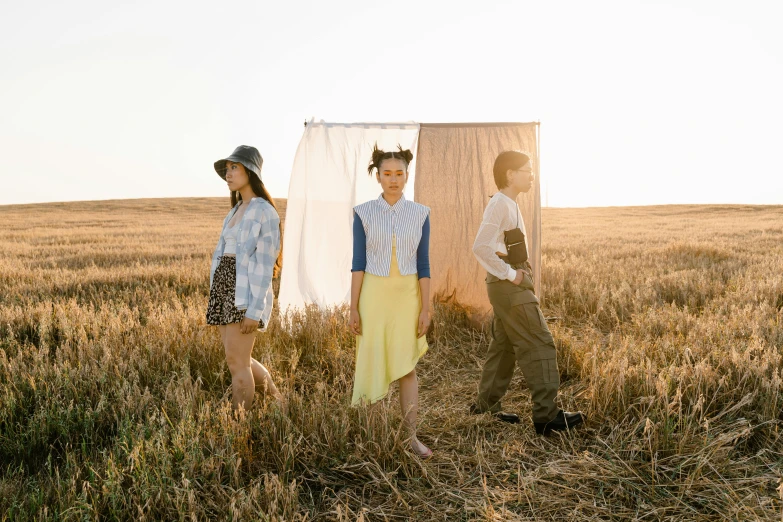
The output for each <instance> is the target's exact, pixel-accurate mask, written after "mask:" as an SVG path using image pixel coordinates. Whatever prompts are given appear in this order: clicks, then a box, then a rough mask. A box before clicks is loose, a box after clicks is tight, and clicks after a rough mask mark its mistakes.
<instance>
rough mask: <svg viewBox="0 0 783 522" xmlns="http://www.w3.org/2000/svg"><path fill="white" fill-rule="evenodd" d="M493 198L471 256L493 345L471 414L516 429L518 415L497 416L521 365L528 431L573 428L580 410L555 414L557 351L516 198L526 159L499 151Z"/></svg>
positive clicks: (526, 177)
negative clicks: (482, 281)
mask: <svg viewBox="0 0 783 522" xmlns="http://www.w3.org/2000/svg"><path fill="white" fill-rule="evenodd" d="M493 173H494V176H495V184H496V185H497V187H498V192H497V193H496V194H495V195H494V196H492V199H490V201H489V204H488V205H487V208H486V209H485V211H484V218H483V220H482V222H481V227H480V228H479V231H478V234H477V235H476V240H475V242H474V244H473V253H474V254H475V256H476V258H477V259H478V261H479V263H480V264H481V266H483V267H484V268H485V269H486V270H487V279H486V282H487V293H488V294H489V301H490V303H491V304H492V311H493V312H494V315H495V317H494V319H493V322H492V342H491V343H490V345H489V349H488V351H487V360H486V362H485V363H484V368H483V370H482V372H481V381H480V382H479V388H478V397H477V399H476V402H475V403H474V404H473V405H472V406H471V408H470V411H471V413H491V414H493V415H495V416H496V417H497V418H498V419H500V420H502V421H504V422H509V423H514V424H515V423H518V422H519V417H518V416H517V415H515V414H513V413H505V412H503V411H501V404H500V400H501V398H502V397H503V396H504V395H505V394H506V390H507V389H508V386H509V383H510V382H511V377H512V376H513V374H514V366H515V364H516V363H518V364H519V366H520V368H521V369H522V372H523V373H524V375H525V380H526V381H527V385H528V388H529V389H530V394H531V397H532V400H533V425H534V426H535V429H536V432H537V433H539V434H544V435H546V434H549V433H550V432H551V431H557V430H565V429H568V428H573V427H574V426H577V425H579V424H581V423H582V422H583V420H584V419H583V417H582V414H581V413H580V412H576V413H569V412H564V411H563V410H561V409H559V408H558V407H557V405H556V404H555V397H556V396H557V390H558V388H559V386H560V374H559V371H558V368H557V352H556V350H555V342H554V339H553V338H552V333H551V332H550V331H549V328H548V327H547V324H546V320H545V319H544V316H543V314H542V313H541V309H540V307H539V303H538V298H537V297H536V295H535V287H534V286H533V279H532V269H531V266H530V263H529V261H528V252H527V244H526V241H525V223H524V221H523V220H522V216H521V214H520V212H519V206H518V205H517V203H516V198H517V196H518V195H519V194H520V193H521V192H527V191H529V190H530V188H531V187H532V186H533V171H532V165H531V161H530V158H529V157H528V156H527V155H526V154H524V153H522V152H519V151H505V152H502V153H501V154H500V155H499V156H498V157H497V159H496V160H495V165H494V168H493Z"/></svg>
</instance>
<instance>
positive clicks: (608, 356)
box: [0, 198, 783, 521]
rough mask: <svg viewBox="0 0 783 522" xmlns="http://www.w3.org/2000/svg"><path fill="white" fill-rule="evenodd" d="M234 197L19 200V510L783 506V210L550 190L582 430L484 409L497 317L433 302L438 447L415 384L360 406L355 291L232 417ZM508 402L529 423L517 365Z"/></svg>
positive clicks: (1, 448) (703, 513) (292, 341)
mask: <svg viewBox="0 0 783 522" xmlns="http://www.w3.org/2000/svg"><path fill="white" fill-rule="evenodd" d="M227 205H228V203H227V198H224V199H182V200H138V201H110V202H88V203H65V204H43V205H23V206H7V207H0V520H3V521H5V520H147V521H149V520H189V521H190V520H194V521H195V520H267V521H282V520H286V521H311V520H313V521H316V520H335V521H348V520H364V521H370V520H373V521H375V520H384V521H386V520H388V521H398V520H422V521H434V520H445V521H461V520H494V521H501V520H503V521H505V520H509V521H513V520H672V521H674V520H677V521H680V520H770V519H779V518H781V516H783V502H782V500H781V497H782V496H783V438H782V437H781V427H783V426H782V425H781V409H782V408H783V395H782V392H783V373H782V370H781V362H782V361H781V357H783V207H756V206H666V207H647V208H609V209H582V210H565V209H563V210H559V209H545V210H544V238H545V249H544V266H543V281H544V292H545V303H544V312H545V314H546V315H548V316H552V317H558V318H559V320H558V321H556V322H553V323H552V325H551V328H552V331H553V334H554V336H555V340H556V342H557V345H558V351H559V354H558V362H559V366H560V372H561V380H562V382H563V386H562V390H561V397H560V400H561V405H562V406H563V407H564V408H566V409H581V410H583V411H584V412H585V413H586V414H587V416H588V419H589V420H588V423H587V426H586V427H585V429H583V430H580V431H577V432H575V433H572V434H570V435H553V436H551V437H546V438H544V437H539V436H536V435H535V432H534V430H533V427H532V425H531V424H530V423H526V422H523V423H522V424H520V425H517V426H509V425H504V424H501V423H499V422H496V421H493V420H492V418H489V417H486V416H481V417H476V416H471V415H468V413H467V408H468V405H469V404H470V402H471V400H472V399H473V397H474V393H475V388H476V384H477V379H478V372H479V369H480V366H481V363H482V360H483V356H484V353H485V351H486V348H487V345H488V331H487V330H486V329H484V330H482V329H475V328H472V327H471V326H470V322H469V321H468V318H467V317H466V314H465V312H464V311H463V310H461V309H460V308H458V307H455V306H453V305H449V304H437V305H435V307H434V320H433V325H434V328H433V331H432V332H431V343H430V347H431V349H430V351H429V353H428V354H427V355H426V356H425V358H424V359H423V360H422V362H421V363H420V365H419V379H420V383H421V404H422V407H421V410H420V414H421V433H420V436H421V438H422V440H423V441H424V442H425V443H427V444H428V445H430V446H431V447H432V448H433V449H434V450H435V456H434V457H433V458H432V459H431V460H429V461H426V462H422V461H420V460H419V459H417V458H416V457H415V456H413V455H411V454H410V453H408V452H407V445H406V444H405V440H404V433H402V432H401V431H400V419H399V413H398V411H397V410H398V407H397V403H396V395H395V393H392V395H391V397H390V398H389V399H387V400H386V401H384V402H381V403H379V404H376V405H375V406H373V407H370V408H351V407H350V406H349V399H350V390H351V383H352V378H353V349H354V348H353V340H352V338H351V336H350V335H349V334H348V331H347V328H346V326H345V315H344V314H345V312H344V310H332V311H329V312H319V311H317V310H307V311H305V312H303V313H301V314H298V315H293V316H288V317H286V318H281V317H277V318H276V319H275V320H274V321H273V322H272V324H271V327H270V331H269V332H268V333H266V334H259V336H258V341H257V343H256V347H255V350H254V355H255V357H256V358H257V359H259V360H260V361H262V362H263V363H264V364H266V365H267V366H268V367H269V368H270V370H271V371H272V372H273V375H274V377H275V379H276V381H277V382H278V383H279V385H280V388H281V391H283V393H284V394H286V395H287V396H288V398H289V402H290V406H289V412H288V414H287V415H285V414H283V413H281V412H280V411H279V410H278V409H277V408H276V407H274V406H273V405H272V403H271V401H265V400H263V398H262V397H261V396H259V398H258V400H257V403H256V404H257V407H256V408H255V409H253V410H251V411H250V412H249V413H247V414H246V415H240V416H238V415H235V414H233V413H232V411H231V408H230V403H229V400H228V399H229V386H230V377H229V373H228V370H227V368H226V365H225V363H224V356H223V353H222V348H221V345H220V341H219V339H218V335H217V332H216V331H215V329H213V328H209V327H207V326H206V325H205V320H204V310H205V306H206V302H207V295H208V291H209V288H208V285H209V257H210V254H211V251H212V249H213V247H214V243H215V241H216V240H217V236H218V234H219V227H220V224H221V222H222V218H223V217H224V215H225V213H226V211H227V210H228V209H227ZM465 255H470V253H468V252H466V254H465ZM435 276H436V277H437V274H435ZM518 373H519V372H518ZM504 407H505V408H506V409H508V410H510V411H516V412H518V413H519V414H520V415H522V416H523V418H525V419H529V415H530V399H529V394H528V393H527V391H526V390H525V386H524V382H523V380H522V377H521V376H517V377H516V378H515V380H514V382H513V383H512V391H511V392H510V394H509V396H508V397H507V399H506V400H505V401H504Z"/></svg>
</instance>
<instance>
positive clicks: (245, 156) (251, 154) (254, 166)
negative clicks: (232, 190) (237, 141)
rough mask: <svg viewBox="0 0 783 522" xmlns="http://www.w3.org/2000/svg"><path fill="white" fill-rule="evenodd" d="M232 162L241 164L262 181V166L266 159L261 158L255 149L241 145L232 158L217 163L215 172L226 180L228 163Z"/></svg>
mask: <svg viewBox="0 0 783 522" xmlns="http://www.w3.org/2000/svg"><path fill="white" fill-rule="evenodd" d="M227 161H231V162H234V163H241V164H242V165H244V166H245V168H246V169H247V170H249V171H250V172H253V173H255V175H256V176H258V179H261V165H263V164H264V158H262V157H261V153H260V152H258V149H257V148H255V147H250V146H249V145H240V146H239V147H237V148H236V149H234V152H232V153H231V156H229V157H227V158H226V159H222V160H217V161H216V162H215V171H216V172H217V173H218V176H220V177H221V178H223V179H226V162H227Z"/></svg>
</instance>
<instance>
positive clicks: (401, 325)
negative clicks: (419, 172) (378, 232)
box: [351, 239, 428, 404]
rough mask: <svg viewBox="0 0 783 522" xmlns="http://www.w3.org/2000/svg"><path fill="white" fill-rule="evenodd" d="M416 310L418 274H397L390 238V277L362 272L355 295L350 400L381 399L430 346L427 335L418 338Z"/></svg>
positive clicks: (417, 312)
mask: <svg viewBox="0 0 783 522" xmlns="http://www.w3.org/2000/svg"><path fill="white" fill-rule="evenodd" d="M420 313H421V292H420V290H419V278H418V276H417V275H416V274H411V275H406V276H404V275H401V274H400V270H399V267H398V266H397V243H396V239H393V240H392V256H391V270H390V271H389V277H383V276H376V275H373V274H368V273H366V272H365V274H364V281H363V282H362V290H361V293H360V294H359V318H360V319H361V327H362V329H361V332H362V334H361V335H357V336H356V374H355V376H354V381H353V398H352V400H351V403H352V404H357V403H359V402H361V401H365V402H370V403H373V402H375V401H377V400H379V399H382V398H384V397H385V396H386V394H387V393H388V392H389V385H390V384H391V383H392V382H394V381H396V380H397V379H399V378H400V377H404V376H405V375H407V374H409V373H410V372H411V371H412V370H413V369H414V368H415V367H416V363H417V362H419V359H420V358H421V356H422V355H424V353H425V352H426V351H427V348H428V346H427V338H426V337H421V338H418V337H417V333H418V327H419V314H420Z"/></svg>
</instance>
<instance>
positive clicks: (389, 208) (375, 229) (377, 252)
mask: <svg viewBox="0 0 783 522" xmlns="http://www.w3.org/2000/svg"><path fill="white" fill-rule="evenodd" d="M354 211H355V212H356V215H358V216H359V218H361V220H362V225H363V226H364V231H365V234H366V236H367V268H366V269H365V272H367V273H369V274H373V275H377V276H383V277H389V272H390V271H391V253H392V235H396V236H397V267H398V268H399V269H400V274H401V275H410V274H415V273H417V270H418V268H417V265H416V250H417V249H418V247H419V241H420V240H421V227H422V225H424V220H425V219H427V216H429V214H430V209H429V207H425V206H424V205H421V204H419V203H414V202H413V201H408V200H407V199H405V196H404V195H403V196H402V197H401V198H400V199H399V201H397V203H395V204H394V205H389V204H388V203H387V202H386V200H385V199H383V194H381V195H380V196H379V197H378V199H375V200H373V201H368V202H367V203H362V204H361V205H357V206H356V207H354Z"/></svg>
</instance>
